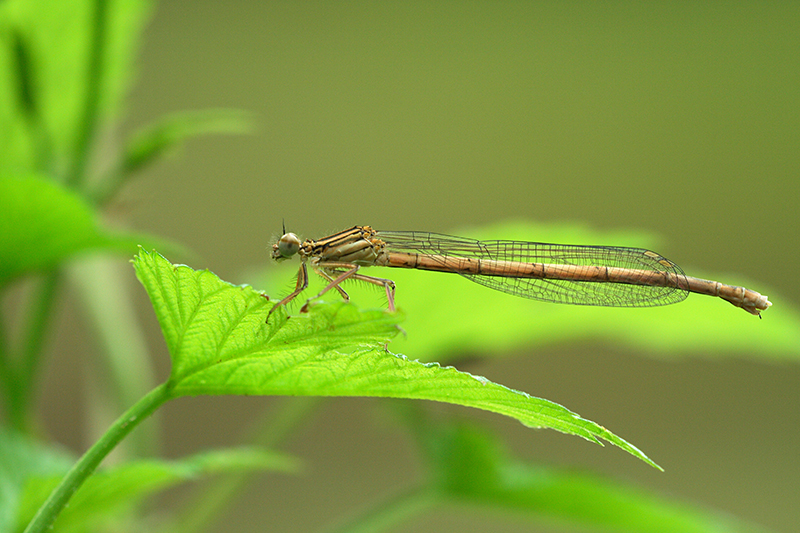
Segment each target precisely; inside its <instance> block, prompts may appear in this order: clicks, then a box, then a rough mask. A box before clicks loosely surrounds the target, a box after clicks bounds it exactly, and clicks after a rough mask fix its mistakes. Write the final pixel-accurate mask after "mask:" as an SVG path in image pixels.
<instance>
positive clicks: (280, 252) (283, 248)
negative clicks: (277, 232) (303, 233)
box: [272, 233, 300, 261]
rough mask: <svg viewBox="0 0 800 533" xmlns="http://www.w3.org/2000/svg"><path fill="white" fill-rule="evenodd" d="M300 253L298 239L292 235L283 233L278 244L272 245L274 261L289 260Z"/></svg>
mask: <svg viewBox="0 0 800 533" xmlns="http://www.w3.org/2000/svg"><path fill="white" fill-rule="evenodd" d="M298 251H300V239H299V238H298V237H297V235H295V234H294V233H284V235H283V237H281V238H280V240H279V241H278V242H276V243H275V244H273V245H272V258H273V259H274V260H276V261H283V260H284V259H289V258H290V257H292V256H293V255H295V254H296V253H297V252H298Z"/></svg>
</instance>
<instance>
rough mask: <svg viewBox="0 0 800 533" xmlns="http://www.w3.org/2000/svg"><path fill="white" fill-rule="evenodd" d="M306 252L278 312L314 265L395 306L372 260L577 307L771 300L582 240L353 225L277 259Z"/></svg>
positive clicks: (750, 304) (276, 249)
mask: <svg viewBox="0 0 800 533" xmlns="http://www.w3.org/2000/svg"><path fill="white" fill-rule="evenodd" d="M294 255H299V256H300V261H301V264H300V270H299V271H298V273H297V285H296V286H295V289H294V291H292V293H291V294H289V295H288V296H287V297H286V298H284V299H283V300H281V301H280V302H278V303H277V304H276V305H275V306H274V307H273V308H272V309H271V310H270V314H272V311H274V310H275V309H277V308H278V307H280V306H282V305H285V304H286V303H288V302H290V301H292V300H293V299H294V298H295V297H296V296H297V295H298V294H300V293H301V292H303V290H305V289H306V288H307V287H308V270H307V268H306V264H307V263H311V267H312V268H313V269H314V271H315V272H317V273H318V274H319V275H321V276H322V277H323V278H325V279H326V280H327V281H328V285H327V286H326V287H325V288H324V289H322V291H320V293H319V294H318V295H317V297H319V296H322V295H323V294H325V293H326V292H328V291H329V290H331V289H336V290H337V291H338V292H339V294H340V295H341V296H342V297H343V298H344V299H345V300H348V299H349V297H348V295H347V293H346V292H345V291H344V289H342V287H341V284H342V282H343V281H345V280H348V279H356V280H361V281H366V282H368V283H373V284H375V285H379V286H382V287H383V288H384V290H385V291H386V299H387V300H388V306H389V310H391V311H393V310H394V309H395V305H394V292H395V285H394V282H393V281H391V280H389V279H383V278H376V277H372V276H365V275H364V274H361V273H360V272H359V270H360V269H361V267H367V266H384V267H394V268H416V269H420V270H431V271H436V272H450V273H455V274H460V275H461V276H463V277H465V278H467V279H469V280H471V281H474V282H476V283H480V284H481V285H485V286H487V287H490V288H492V289H496V290H499V291H502V292H505V293H508V294H513V295H515V296H521V297H523V298H531V299H533V300H541V301H544V302H555V303H565V304H577V305H600V306H610V307H650V306H657V305H667V304H673V303H677V302H680V301H682V300H684V299H685V298H686V297H687V296H688V295H689V293H690V292H694V293H698V294H706V295H709V296H717V297H719V298H722V299H723V300H727V301H728V302H730V303H732V304H733V305H735V306H736V307H741V308H742V309H744V310H745V311H747V312H748V313H752V314H754V315H758V316H759V317H760V316H761V311H763V310H765V309H767V308H768V307H769V306H770V305H772V303H771V302H770V301H769V300H768V299H767V297H766V296H763V295H761V294H759V293H757V292H755V291H751V290H749V289H745V288H744V287H737V286H733V285H726V284H724V283H719V282H717V281H709V280H705V279H700V278H693V277H690V276H687V275H685V274H684V273H683V270H681V268H680V267H679V266H678V265H676V264H675V263H673V262H672V261H670V260H669V259H666V258H665V257H663V256H662V255H660V254H657V253H655V252H651V251H650V250H644V249H641V248H624V247H618V246H580V245H564V244H545V243H538V242H523V241H477V240H473V239H464V238H461V237H453V236H450V235H442V234H439V233H427V232H420V231H376V230H374V229H372V228H371V227H370V226H354V227H352V228H350V229H348V230H345V231H342V232H340V233H336V234H334V235H331V236H329V237H325V238H324V239H320V240H317V241H314V240H311V239H307V240H305V241H302V242H301V241H300V239H299V238H298V237H297V235H295V234H294V233H285V232H284V235H283V236H282V237H281V238H280V240H279V241H278V242H277V243H275V244H273V245H272V258H273V259H275V260H277V261H281V260H284V259H289V258H291V257H293V256H294Z"/></svg>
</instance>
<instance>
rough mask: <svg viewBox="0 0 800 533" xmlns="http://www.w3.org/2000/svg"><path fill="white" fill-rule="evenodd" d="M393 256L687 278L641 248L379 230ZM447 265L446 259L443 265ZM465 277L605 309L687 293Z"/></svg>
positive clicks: (663, 301)
mask: <svg viewBox="0 0 800 533" xmlns="http://www.w3.org/2000/svg"><path fill="white" fill-rule="evenodd" d="M378 237H379V238H380V239H382V240H383V241H384V242H386V249H387V251H388V252H390V253H391V252H404V253H419V254H425V255H432V256H439V257H440V258H446V257H469V258H476V259H481V260H486V259H490V260H497V261H513V262H520V263H545V264H554V265H570V266H574V267H577V268H580V267H582V266H586V267H590V266H591V267H598V266H599V267H615V268H623V269H632V270H637V271H646V272H661V273H669V274H674V279H681V278H685V275H684V273H683V270H681V268H680V267H679V266H678V265H676V264H674V263H673V262H671V261H669V260H668V259H666V258H664V257H662V256H661V255H659V254H657V253H655V252H651V251H649V250H645V249H642V248H623V247H615V246H579V245H563V244H546V243H538V242H523V241H477V240H472V239H464V238H461V237H454V236H451V235H442V234H439V233H427V232H418V231H380V232H378ZM441 262H442V264H444V261H441ZM452 271H453V272H455V273H457V274H460V275H462V276H463V277H465V278H467V279H469V280H471V281H474V282H475V283H480V284H481V285H485V286H486V287H489V288H492V289H495V290H498V291H501V292H505V293H508V294H513V295H516V296H521V297H523V298H531V299H533V300H541V301H545V302H554V303H565V304H576V305H600V306H611V307H650V306H657V305H667V304H673V303H677V302H680V301H682V300H684V299H685V298H686V297H687V296H688V294H689V293H688V291H686V290H684V289H680V288H678V287H676V286H653V285H651V284H650V285H637V284H635V280H634V281H633V282H629V283H613V282H601V281H575V280H564V279H542V278H520V277H513V276H497V275H495V276H488V275H483V274H465V273H462V272H458V271H457V270H452Z"/></svg>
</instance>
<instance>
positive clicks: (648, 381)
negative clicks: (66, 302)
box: [42, 0, 800, 532]
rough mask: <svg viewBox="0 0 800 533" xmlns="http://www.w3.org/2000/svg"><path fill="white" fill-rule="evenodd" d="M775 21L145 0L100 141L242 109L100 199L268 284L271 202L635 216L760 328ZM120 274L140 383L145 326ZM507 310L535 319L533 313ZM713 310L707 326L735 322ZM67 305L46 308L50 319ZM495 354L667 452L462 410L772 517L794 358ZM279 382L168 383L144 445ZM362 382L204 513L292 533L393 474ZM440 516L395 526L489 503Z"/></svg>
mask: <svg viewBox="0 0 800 533" xmlns="http://www.w3.org/2000/svg"><path fill="white" fill-rule="evenodd" d="M798 28H800V5H799V4H797V3H794V2H719V3H697V2H669V3H655V2H648V3H640V2H635V3H634V2H632V3H625V2H620V3H562V2H537V3H526V2H436V3H430V2H403V3H393V2H391V3H390V2H271V1H269V2H254V1H250V2H247V1H234V2H211V1H195V2H190V3H189V2H179V1H175V0H171V1H162V2H159V3H158V5H157V7H156V9H155V12H154V14H153V18H152V21H151V23H150V25H149V26H148V30H147V32H146V34H145V41H144V46H143V48H142V50H141V56H140V58H141V60H140V61H139V63H138V73H137V81H136V83H135V86H134V91H133V93H132V97H131V98H130V99H129V106H128V117H127V119H126V121H125V123H124V125H123V131H122V132H121V135H124V134H127V133H129V132H131V131H134V130H136V129H137V128H138V127H141V126H143V125H146V124H149V123H151V122H152V121H153V120H155V119H156V118H158V117H159V116H161V115H163V114H164V113H168V112H171V111H176V110H184V109H205V108H209V107H227V108H238V109H244V110H247V111H250V112H252V113H253V114H254V116H255V118H256V121H257V129H256V131H255V132H254V134H253V135H249V136H209V137H204V138H201V139H199V140H195V141H192V142H191V143H189V145H188V146H187V147H186V149H185V150H183V152H182V153H181V154H180V157H177V158H173V159H171V160H170V161H168V162H167V163H161V164H159V165H157V166H154V167H152V168H150V169H148V170H147V171H146V172H145V174H144V176H143V177H142V178H140V179H139V180H137V181H136V182H134V183H132V184H130V185H128V186H126V188H125V189H124V190H123V192H122V194H121V195H120V197H119V198H118V200H117V201H116V202H115V203H114V205H113V206H112V209H111V210H110V211H109V218H111V219H112V220H115V221H117V222H120V221H124V223H125V224H128V225H131V226H134V227H136V228H137V229H139V230H146V231H149V232H152V233H155V234H159V235H163V236H166V237H168V238H171V239H173V240H175V241H178V242H181V243H184V244H186V245H187V246H189V247H190V248H191V249H193V250H194V251H196V252H197V253H198V256H199V257H200V258H201V259H200V260H199V263H198V264H192V266H193V267H195V268H209V269H211V270H212V271H214V272H215V273H217V274H218V275H219V276H220V277H222V278H223V279H226V280H229V281H232V282H234V283H243V282H248V283H253V284H256V286H258V285H257V284H258V283H261V282H262V281H263V278H262V277H259V276H257V275H254V274H253V272H263V271H264V270H266V272H267V273H268V274H270V273H271V274H275V272H280V276H282V277H281V278H280V279H277V280H272V281H271V283H273V285H272V286H273V287H278V288H279V289H276V290H278V291H285V290H287V289H288V288H289V287H290V283H291V276H292V274H291V273H290V271H288V270H280V271H278V270H277V269H273V266H272V265H268V261H269V259H268V258H269V256H268V251H267V247H268V246H269V245H270V244H271V242H272V241H273V239H274V238H275V237H276V236H277V235H279V234H280V231H281V223H282V221H283V220H285V222H286V226H287V228H288V229H290V230H291V231H294V232H296V233H298V234H299V235H301V236H304V237H314V238H316V237H321V236H324V235H328V234H329V233H332V232H334V231H338V230H341V229H344V228H347V227H350V226H352V225H355V224H370V225H373V226H375V227H376V228H378V229H408V230H411V229H420V230H428V231H439V232H453V231H456V230H457V229H459V228H463V227H467V226H471V225H484V224H489V223H494V222H497V221H501V220H506V219H513V220H517V219H527V220H533V221H537V222H542V223H558V222H579V223H582V224H586V225H588V226H590V227H593V228H597V229H600V230H614V229H623V230H628V229H634V230H638V231H643V232H649V233H654V234H657V235H658V236H659V241H658V242H659V245H658V247H657V250H658V251H659V252H662V253H664V255H666V256H667V257H669V258H670V259H672V260H674V261H675V262H677V263H678V264H680V265H681V266H683V268H684V269H685V270H686V271H687V273H689V274H698V273H699V274H698V275H701V276H702V275H706V274H705V273H708V272H713V273H715V275H719V276H720V277H721V278H722V279H721V281H728V282H732V283H739V282H740V281H741V280H742V279H746V280H753V281H752V285H753V286H752V287H751V288H753V289H755V290H758V291H759V292H763V293H765V294H767V295H769V296H770V299H771V300H772V301H773V302H774V304H775V305H774V307H773V308H772V309H770V310H769V311H767V312H766V313H765V314H764V319H763V321H762V322H764V323H766V322H767V321H769V320H770V319H771V318H772V316H773V315H776V314H780V313H785V312H786V313H788V312H796V310H797V303H798V302H800V288H798V284H797V283H796V270H797V269H796V267H795V266H794V265H797V264H798V263H800V251H799V250H798V242H799V239H798V237H800V235H799V232H798V222H799V221H800V217H798V200H800V157H798V154H800V69H798V68H797V67H798V59H797V57H798V50H800V32H798ZM495 237H496V238H504V237H506V236H504V235H496V236H495ZM530 239H531V240H546V236H540V235H531V236H530ZM581 244H625V243H620V242H616V243H602V242H594V243H590V242H586V243H581ZM171 259H178V258H171ZM726 274H728V276H727V277H725V276H726ZM384 275H388V274H386V273H384ZM131 283H132V284H133V283H135V281H134V280H133V274H132V272H131ZM465 284H466V282H465ZM403 290H404V288H403V287H400V286H399V287H398V297H397V299H398V302H399V305H400V306H401V307H402V306H403V303H402V302H403V297H402V292H403ZM271 292H272V291H271ZM138 294H139V295H140V296H141V302H140V303H141V304H142V309H143V312H142V316H143V317H144V318H143V320H145V321H146V323H147V327H148V331H149V332H150V333H151V335H152V336H151V338H150V339H149V340H148V342H149V346H150V348H151V349H152V351H153V353H154V358H155V359H156V360H157V364H158V365H159V367H160V372H161V375H162V376H166V374H167V372H168V367H167V364H168V358H167V354H166V350H165V348H164V346H163V342H162V341H161V340H160V334H159V331H158V326H157V324H156V323H155V319H154V318H153V317H152V316H151V315H152V313H149V314H148V310H147V302H146V299H145V296H144V294H143V291H139V292H138ZM773 294H774V296H773ZM694 298H695V299H696V298H698V297H694ZM692 300H693V298H691V297H690V299H689V301H688V302H685V303H683V304H680V305H691V302H692ZM530 305H531V306H534V307H533V309H535V311H536V312H538V313H541V315H542V316H546V315H547V314H548V313H550V312H551V308H552V306H549V305H547V304H539V303H534V302H531V303H530ZM719 305H724V306H727V304H724V303H719ZM727 307H729V309H728V311H729V313H728V316H729V319H730V321H731V322H733V323H739V322H741V323H742V324H745V323H748V322H752V321H757V319H756V318H754V317H751V316H749V315H747V314H745V313H744V312H742V311H740V310H737V309H734V308H733V307H730V306H727ZM406 311H407V312H408V313H409V314H413V312H414V311H413V309H406ZM606 312H608V313H614V312H619V311H618V310H617V311H615V310H608V311H606ZM640 312H651V311H650V310H642V311H640ZM68 314H69V313H67V312H66V311H65V312H64V313H63V315H68ZM619 316H620V319H621V320H624V317H625V315H624V314H620V315H619ZM74 320H76V319H74V318H73V317H72V316H64V317H63V321H62V322H63V325H62V327H61V331H62V333H63V334H64V335H67V334H69V333H70V332H71V331H73V330H76V329H78V328H77V326H75V324H73V321H74ZM751 326H752V324H748V327H751ZM424 334H425V332H424V330H423V331H419V330H417V331H414V330H408V335H409V336H414V335H424ZM708 335H714V332H713V331H709V332H708ZM69 343H72V344H74V346H75V348H74V349H73V350H71V352H72V353H71V355H72V356H73V357H74V358H73V359H70V358H64V359H59V360H58V361H55V364H54V365H53V367H52V369H51V372H52V374H51V375H50V376H49V378H48V383H47V384H46V388H45V390H46V391H47V392H46V395H45V397H44V398H43V399H42V405H43V407H44V409H46V410H47V412H48V415H49V421H48V424H49V428H50V430H51V432H52V433H53V435H56V436H57V438H59V440H61V441H63V442H65V443H66V444H67V445H69V446H71V447H73V448H75V449H76V450H83V449H84V448H85V447H86V445H87V444H88V443H86V442H83V441H81V440H80V437H79V435H81V434H82V432H81V431H82V430H83V429H85V428H84V427H83V424H85V420H84V419H83V418H82V417H81V415H80V413H79V412H76V410H75V409H74V404H75V403H77V402H81V401H83V400H82V399H81V398H80V394H82V392H81V390H82V389H81V385H80V383H78V381H79V380H78V381H75V382H72V381H71V380H70V379H68V378H69V377H74V376H75V373H76V372H78V370H77V369H79V368H80V367H79V366H78V365H76V364H75V362H74V361H75V360H76V359H78V360H80V358H85V357H87V352H86V348H85V346H86V344H87V343H86V342H85V341H81V340H80V339H78V340H71V341H69ZM88 344H91V343H88ZM408 355H409V356H410V357H412V358H422V359H424V358H425V354H420V353H409V354H408ZM499 355H509V354H507V353H506V354H499ZM512 355H514V357H506V358H497V359H491V360H484V361H481V362H475V363H472V364H470V365H466V366H465V367H463V368H464V369H465V370H468V371H470V372H474V373H477V374H481V375H484V376H486V377H488V378H489V379H491V380H493V381H495V382H499V383H503V384H505V385H508V386H510V387H513V388H515V389H518V390H524V391H526V392H529V393H531V394H533V395H535V396H540V397H544V398H548V399H550V400H553V401H556V402H558V403H561V404H562V405H565V406H567V407H568V408H570V409H572V410H574V411H577V412H578V413H580V414H581V415H582V416H585V417H587V418H589V419H592V420H595V421H597V422H598V423H601V424H603V425H605V426H606V427H608V428H609V429H611V430H612V431H614V432H615V433H617V434H618V435H620V436H622V437H624V438H626V439H628V440H629V441H631V442H633V443H634V444H635V445H637V446H638V447H640V448H641V449H642V450H644V451H645V453H647V454H648V455H649V456H650V457H652V458H653V459H654V460H655V461H656V462H658V463H659V464H661V465H662V466H663V467H664V468H665V469H666V472H665V473H663V474H661V473H659V472H656V471H655V470H653V469H652V468H650V467H648V466H646V465H645V464H644V463H641V462H639V461H636V460H635V459H633V458H631V457H630V456H628V455H627V454H625V453H624V452H621V451H620V450H617V449H612V448H610V447H606V448H601V447H598V446H594V445H591V444H589V443H586V442H584V441H582V440H580V439H577V438H574V437H567V436H564V435H560V434H558V433H556V432H553V431H538V432H533V431H531V430H529V429H526V428H524V427H522V426H521V425H519V424H517V423H516V422H513V421H510V420H504V419H500V417H496V416H492V415H488V414H486V413H481V412H475V411H464V413H463V414H464V415H465V416H469V417H472V418H475V419H478V420H480V421H481V423H485V424H486V425H489V426H493V427H495V428H496V429H498V430H499V431H501V432H502V433H503V434H504V435H505V436H506V438H507V439H508V442H509V445H510V446H511V447H512V449H513V451H514V453H516V454H517V455H519V456H522V457H524V458H527V459H530V460H532V461H538V462H543V463H546V464H554V465H575V466H577V467H587V468H592V469H594V470H597V471H600V472H603V473H607V474H609V475H613V476H615V477H618V478H621V479H624V480H631V481H634V482H636V483H639V484H640V485H642V486H646V487H649V488H651V489H653V490H656V491H659V492H661V493H663V494H666V495H669V496H674V497H678V498H682V499H686V500H689V501H694V502H697V503H700V504H703V505H708V506H710V507H712V508H715V509H719V510H721V511H723V512H728V513H731V514H735V515H737V516H739V517H741V518H745V519H748V520H752V521H753V522H756V523H758V524H762V525H764V526H768V527H772V528H774V529H775V530H778V531H786V532H789V531H795V530H796V526H797V524H798V523H800V506H798V505H797V503H798V502H799V501H800V483H798V479H800V445H798V442H800V401H799V400H800V368H798V366H797V365H796V364H793V363H785V362H781V361H780V359H781V357H780V356H778V357H774V358H772V359H770V360H765V361H757V360H754V359H752V358H749V357H748V353H746V352H742V353H738V354H733V356H732V357H717V355H716V354H707V353H703V352H699V351H698V352H691V351H687V352H686V353H685V354H682V355H685V357H680V358H679V359H677V360H675V359H674V358H667V357H658V358H656V357H647V354H642V353H636V352H634V351H632V350H631V349H625V348H620V347H615V346H614V345H612V344H610V343H608V342H596V341H592V340H591V339H588V340H586V341H584V342H582V343H581V344H580V345H563V344H549V345H546V346H544V347H537V348H536V349H535V350H517V351H515V352H514V353H513V354H512ZM708 355H712V356H713V357H707V356H708ZM726 355H730V354H726ZM787 358H788V356H787ZM83 377H84V378H85V379H87V380H91V379H92V378H91V376H83ZM281 401H283V400H280V399H265V398H194V399H181V400H178V401H175V402H172V403H170V404H167V405H166V406H165V407H164V409H163V410H162V411H163V413H162V416H163V418H162V425H163V432H164V434H165V437H166V439H167V448H166V450H165V452H164V453H165V454H166V455H167V456H179V455H183V454H185V453H189V452H191V451H196V450H201V449H204V448H206V447H208V446H212V445H225V444H232V443H236V442H238V434H239V432H240V428H244V427H247V425H248V420H250V419H251V417H252V416H253V415H254V413H258V412H260V411H263V410H270V409H273V408H274V407H275V405H277V404H278V403H280V402H281ZM377 403H378V402H377V401H376V400H369V401H364V400H355V399H340V400H332V401H330V403H329V404H328V407H327V408H326V409H324V410H323V411H322V412H321V413H320V414H319V416H318V418H317V420H316V423H315V424H314V425H313V427H309V428H308V430H307V432H304V433H303V434H302V435H299V436H298V437H297V439H296V440H295V441H294V442H293V443H292V449H291V450H289V451H291V452H293V453H297V454H298V455H300V456H301V457H303V458H305V459H306V460H307V461H308V465H309V471H308V473H307V475H306V476H302V477H297V478H295V477H286V478H283V477H277V476H268V477H267V478H265V479H264V480H263V481H260V482H258V483H257V484H256V486H255V487H254V490H252V491H248V493H247V494H244V495H243V496H242V498H241V500H240V501H239V502H238V503H237V506H236V507H235V508H233V509H231V512H230V519H231V520H234V521H235V522H233V523H229V524H227V525H226V526H224V527H223V529H224V530H240V531H254V530H263V529H274V530H279V531H306V530H309V529H312V528H317V527H319V526H320V525H321V524H324V523H327V522H328V521H329V520H330V519H331V518H332V517H338V516H341V515H342V512H343V511H342V509H346V510H352V511H353V512H356V511H357V510H359V509H364V508H368V507H369V506H370V505H373V504H374V503H375V502H377V501H380V500H381V499H382V498H385V497H387V496H388V495H391V494H394V493H396V492H397V491H398V490H400V489H401V488H402V487H405V486H408V485H410V484H411V483H413V482H414V480H415V476H417V475H419V468H418V466H419V465H417V464H416V459H415V458H414V455H413V451H412V449H411V448H410V444H409V442H408V441H407V438H406V437H404V436H402V435H401V434H400V433H398V432H397V431H395V430H394V429H393V427H392V424H393V422H392V420H391V419H390V418H383V417H381V416H380V415H377V416H376V412H377V411H376V410H375V409H374V407H375V406H376V404H377ZM435 408H436V409H439V408H441V409H446V408H445V407H435ZM176 492H179V491H176ZM170 497H174V498H179V497H180V494H179V493H176V494H173V495H171V496H170ZM168 500H169V498H168ZM446 511H448V512H443V513H437V514H436V516H428V517H426V519H425V520H421V521H420V522H419V523H414V524H411V525H409V529H408V530H412V529H413V530H415V531H483V530H486V528H493V527H495V528H496V527H497V520H499V519H500V517H498V516H496V515H486V514H480V513H475V512H470V513H468V514H466V515H462V514H460V511H461V510H459V509H450V510H446ZM502 524H503V526H502V527H503V529H504V530H505V531H517V530H519V531H527V530H529V526H527V525H526V524H525V523H524V522H523V521H522V520H515V519H513V518H512V519H510V521H509V520H505V519H504V521H503V522H502ZM540 530H542V531H543V529H540ZM548 531H549V530H548ZM552 531H562V530H561V529H558V528H557V527H555V526H554V527H553V528H552Z"/></svg>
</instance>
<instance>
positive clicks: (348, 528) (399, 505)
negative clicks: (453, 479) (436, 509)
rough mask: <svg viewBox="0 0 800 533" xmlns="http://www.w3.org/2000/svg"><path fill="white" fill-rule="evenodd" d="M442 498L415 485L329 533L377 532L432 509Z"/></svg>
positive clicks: (436, 493)
mask: <svg viewBox="0 0 800 533" xmlns="http://www.w3.org/2000/svg"><path fill="white" fill-rule="evenodd" d="M441 500H442V498H441V495H440V494H439V493H438V492H436V491H434V490H430V489H428V488H426V487H414V488H412V489H410V490H408V491H406V492H403V493H401V494H398V495H397V496H396V497H394V498H393V499H391V500H389V501H387V502H384V503H383V504H382V505H380V506H378V507H375V508H373V509H370V510H369V511H367V512H366V513H364V514H362V515H361V516H358V517H356V518H355V519H353V520H350V521H349V522H347V523H345V524H342V525H341V526H338V527H336V528H334V529H330V530H328V531H329V533H375V532H376V531H385V530H386V529H388V528H390V527H392V526H394V525H396V524H399V523H400V522H402V521H404V520H407V519H409V518H410V517H413V516H418V515H419V514H421V513H422V512H424V511H426V510H427V509H430V508H431V507H433V506H434V505H436V504H438V503H439V502H440V501H441Z"/></svg>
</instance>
